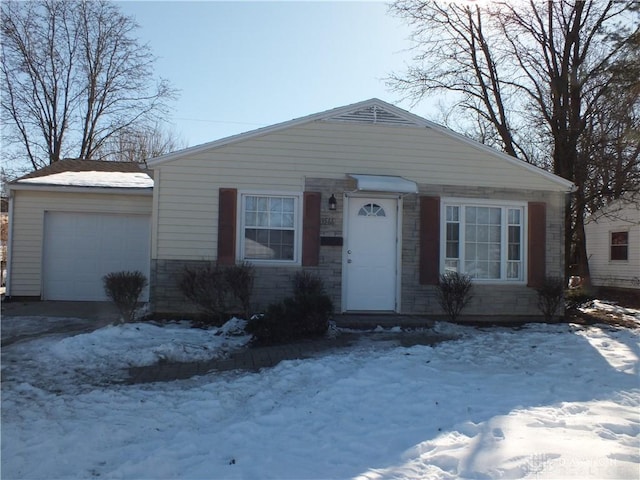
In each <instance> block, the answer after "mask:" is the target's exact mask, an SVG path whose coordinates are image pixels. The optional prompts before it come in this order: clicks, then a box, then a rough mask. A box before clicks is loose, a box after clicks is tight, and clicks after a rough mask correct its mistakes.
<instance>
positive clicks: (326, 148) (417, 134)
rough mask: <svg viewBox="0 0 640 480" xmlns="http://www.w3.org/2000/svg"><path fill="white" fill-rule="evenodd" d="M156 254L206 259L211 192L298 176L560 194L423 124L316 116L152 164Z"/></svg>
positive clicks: (211, 242) (291, 188)
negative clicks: (393, 178) (354, 176)
mask: <svg viewBox="0 0 640 480" xmlns="http://www.w3.org/2000/svg"><path fill="white" fill-rule="evenodd" d="M156 168H157V170H156V171H157V172H159V173H160V175H158V176H157V177H156V189H155V192H154V195H156V196H157V198H156V200H155V201H156V202H157V207H158V208H157V217H156V218H155V225H154V229H156V230H155V232H156V236H157V242H155V243H154V249H153V253H152V255H153V257H154V258H158V259H185V260H186V259H194V260H195V259H203V260H205V259H207V260H209V259H214V258H215V252H216V247H217V245H216V243H217V220H216V217H217V212H218V189H219V188H220V187H231V188H238V189H240V190H270V191H282V192H300V191H302V190H303V186H304V179H305V177H316V178H317V177H322V178H345V175H346V174H348V173H362V174H372V175H399V176H402V177H405V178H407V179H409V180H412V181H414V182H417V183H418V184H421V185H425V184H426V185H429V184H430V185H459V186H474V187H483V186H484V187H496V188H505V187H506V188H514V189H526V190H552V191H560V190H562V189H563V188H564V187H562V186H561V185H559V184H558V183H556V182H553V181H551V180H549V179H548V178H547V177H545V176H543V175H540V174H538V173H537V172H532V171H531V170H529V169H528V168H526V167H524V166H519V165H515V164H513V163H510V162H509V161H507V160H505V159H504V158H501V157H499V156H496V155H492V154H491V153H489V152H487V151H485V150H484V149H482V148H476V147H474V146H472V145H471V144H468V143H466V142H463V141H459V140H457V139H455V138H451V137H449V136H448V135H444V134H442V133H440V132H438V131H436V130H433V129H429V128H414V127H406V126H403V127H394V126H382V125H361V124H349V123H340V122H323V121H316V122H311V123H306V124H302V125H298V126H293V127H291V128H288V129H285V130H280V131H277V132H271V133H267V134H265V135H263V136H259V137H253V138H249V139H246V140H244V141H240V142H236V143H231V144H228V145H224V146H219V147H215V148H212V149H210V150H204V151H198V152H194V153H191V154H188V155H187V154H185V156H184V157H180V158H178V159H174V160H170V161H168V162H166V163H163V164H160V165H158V167H156Z"/></svg>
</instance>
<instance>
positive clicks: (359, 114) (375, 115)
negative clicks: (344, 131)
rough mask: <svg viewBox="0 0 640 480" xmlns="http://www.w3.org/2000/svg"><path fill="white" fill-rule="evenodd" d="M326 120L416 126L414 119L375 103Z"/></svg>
mask: <svg viewBox="0 0 640 480" xmlns="http://www.w3.org/2000/svg"><path fill="white" fill-rule="evenodd" d="M327 121H339V122H356V123H374V124H380V125H410V126H413V127H415V126H418V124H417V123H416V122H414V121H411V120H409V119H407V118H404V117H401V116H399V115H396V114H395V113H391V112H389V111H388V110H385V109H384V108H382V107H379V106H377V105H371V106H369V107H364V108H361V109H359V110H354V111H352V112H347V113H343V114H340V115H336V116H334V117H330V118H328V119H327Z"/></svg>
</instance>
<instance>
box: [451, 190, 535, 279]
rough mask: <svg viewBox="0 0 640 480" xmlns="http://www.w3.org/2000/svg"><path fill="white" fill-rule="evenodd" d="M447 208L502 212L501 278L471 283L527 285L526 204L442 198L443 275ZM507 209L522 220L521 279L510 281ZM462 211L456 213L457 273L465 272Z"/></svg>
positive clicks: (520, 202)
mask: <svg viewBox="0 0 640 480" xmlns="http://www.w3.org/2000/svg"><path fill="white" fill-rule="evenodd" d="M447 207H495V208H500V209H502V211H501V224H500V225H501V236H500V277H501V278H499V279H498V278H495V279H493V278H473V282H474V283H483V284H484V283H486V284H504V285H526V283H527V267H528V265H527V261H528V251H529V246H528V242H527V239H528V236H529V234H528V213H529V212H528V208H527V207H528V203H527V202H523V201H513V200H489V199H481V198H460V197H443V198H441V199H440V273H444V272H445V260H446V254H447ZM509 208H513V209H520V210H521V211H522V218H521V224H520V225H521V233H520V235H521V243H520V245H521V252H520V256H521V262H522V268H521V271H520V278H518V279H513V280H510V279H508V278H507V263H508V259H507V255H508V244H509V236H508V235H509V232H508V230H509V229H508V228H506V227H508V211H509ZM463 210H464V209H463V208H460V210H459V215H460V216H459V219H460V221H459V225H460V227H459V231H458V235H459V237H458V238H459V241H458V243H459V244H458V271H459V272H460V273H465V272H464V254H465V250H464V248H465V247H464V243H465V241H464V235H465V225H464V221H463V219H464V211H463Z"/></svg>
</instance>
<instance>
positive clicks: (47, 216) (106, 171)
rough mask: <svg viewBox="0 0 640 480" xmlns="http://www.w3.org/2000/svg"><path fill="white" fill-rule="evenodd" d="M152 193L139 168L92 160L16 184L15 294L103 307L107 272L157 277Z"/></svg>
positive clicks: (11, 289) (11, 292)
mask: <svg viewBox="0 0 640 480" xmlns="http://www.w3.org/2000/svg"><path fill="white" fill-rule="evenodd" d="M152 190H153V180H152V179H151V177H150V176H149V175H148V174H147V173H146V172H144V171H142V170H141V169H140V167H139V166H138V165H137V164H131V163H123V162H98V161H86V160H63V161H60V162H57V163H56V164H54V165H51V166H49V167H46V168H44V169H42V170H40V171H38V172H34V173H32V174H30V175H27V176H25V177H22V178H21V179H18V180H16V181H15V182H13V183H11V184H10V217H11V218H10V239H9V269H8V285H7V296H9V297H12V298H23V297H33V298H39V299H43V300H74V301H101V300H106V296H105V294H104V290H103V287H102V277H103V276H104V275H106V274H107V273H110V272H114V271H121V270H129V271H132V270H139V271H141V272H143V273H144V274H145V275H146V276H147V277H149V265H150V246H151V239H150V233H151V209H152V195H153V193H152ZM143 297H144V298H143V299H144V300H148V291H145V292H144V293H143Z"/></svg>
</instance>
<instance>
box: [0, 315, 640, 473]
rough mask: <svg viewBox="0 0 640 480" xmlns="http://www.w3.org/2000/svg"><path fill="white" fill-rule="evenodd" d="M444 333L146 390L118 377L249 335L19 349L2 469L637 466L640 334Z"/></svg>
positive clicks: (9, 390)
mask: <svg viewBox="0 0 640 480" xmlns="http://www.w3.org/2000/svg"><path fill="white" fill-rule="evenodd" d="M626 315H628V316H629V317H630V318H635V319H637V320H638V321H639V322H640V312H639V311H637V310H627V311H626ZM37 321H38V320H37V319H26V318H25V319H24V324H25V328H27V329H28V330H29V331H33V328H34V326H33V323H34V322H37ZM41 321H43V322H45V323H46V322H49V321H54V320H51V319H41ZM56 321H58V320H56ZM236 326H237V322H235V323H234V324H232V325H229V327H236ZM233 329H234V328H229V330H233ZM436 330H437V331H438V332H441V333H448V334H453V335H456V336H458V339H457V340H453V341H448V342H444V343H441V344H438V345H436V346H433V347H430V346H420V345H417V346H413V347H410V348H402V347H390V346H389V345H388V344H384V343H383V345H385V346H381V345H380V344H377V343H375V342H371V343H367V342H362V343H360V344H357V345H356V346H355V347H350V348H348V349H341V350H336V351H335V352H332V353H330V354H327V355H324V356H320V357H317V358H313V359H306V360H291V361H284V362H281V363H280V364H279V365H277V366H276V367H274V368H269V369H264V370H262V371H261V372H259V373H248V372H240V371H234V372H227V373H214V374H209V375H205V376H202V377H197V378H192V379H189V380H181V381H174V382H167V383H153V384H144V385H124V384H121V383H118V382H117V380H119V379H122V378H123V376H124V375H125V370H124V369H125V368H126V367H127V366H131V365H145V364H152V363H154V362H157V361H159V360H168V361H170V360H182V361H186V360H193V359H208V358H213V357H215V356H217V355H221V354H222V353H223V352H225V351H228V350H231V349H234V348H239V347H240V346H241V345H242V344H244V343H245V342H246V341H247V340H248V338H247V337H245V336H233V335H225V334H223V335H217V333H223V332H216V331H203V330H198V329H191V328H188V325H187V324H186V323H174V324H168V325H165V326H158V325H153V324H142V323H136V324H129V325H122V326H109V327H105V328H102V329H99V330H97V331H95V332H93V333H89V334H81V335H76V336H73V337H66V338H64V337H60V336H55V335H53V336H44V337H41V338H37V339H32V340H25V341H21V342H18V343H15V344H13V345H10V346H7V347H4V348H3V350H2V376H3V382H2V478H3V479H18V478H19V479H29V478H47V479H55V478H93V477H101V478H135V479H138V478H148V479H151V478H153V479H161V478H182V479H192V478H216V479H218V478H225V479H234V478H238V479H239V478H242V479H270V478H275V479H307V478H323V479H324V478H331V479H358V480H365V479H366V480H374V479H375V480H378V479H390V478H427V479H428V478H433V479H449V478H616V479H619V478H638V477H639V476H640V440H639V439H640V418H639V416H640V413H639V412H640V384H639V376H638V374H639V371H638V363H639V357H640V345H639V340H640V330H639V329H627V328H615V327H608V326H584V327H583V326H577V325H567V324H560V325H541V324H534V325H529V326H526V327H523V328H520V329H513V328H472V327H461V326H452V325H448V324H438V325H437V326H436ZM227 333H229V332H227Z"/></svg>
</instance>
